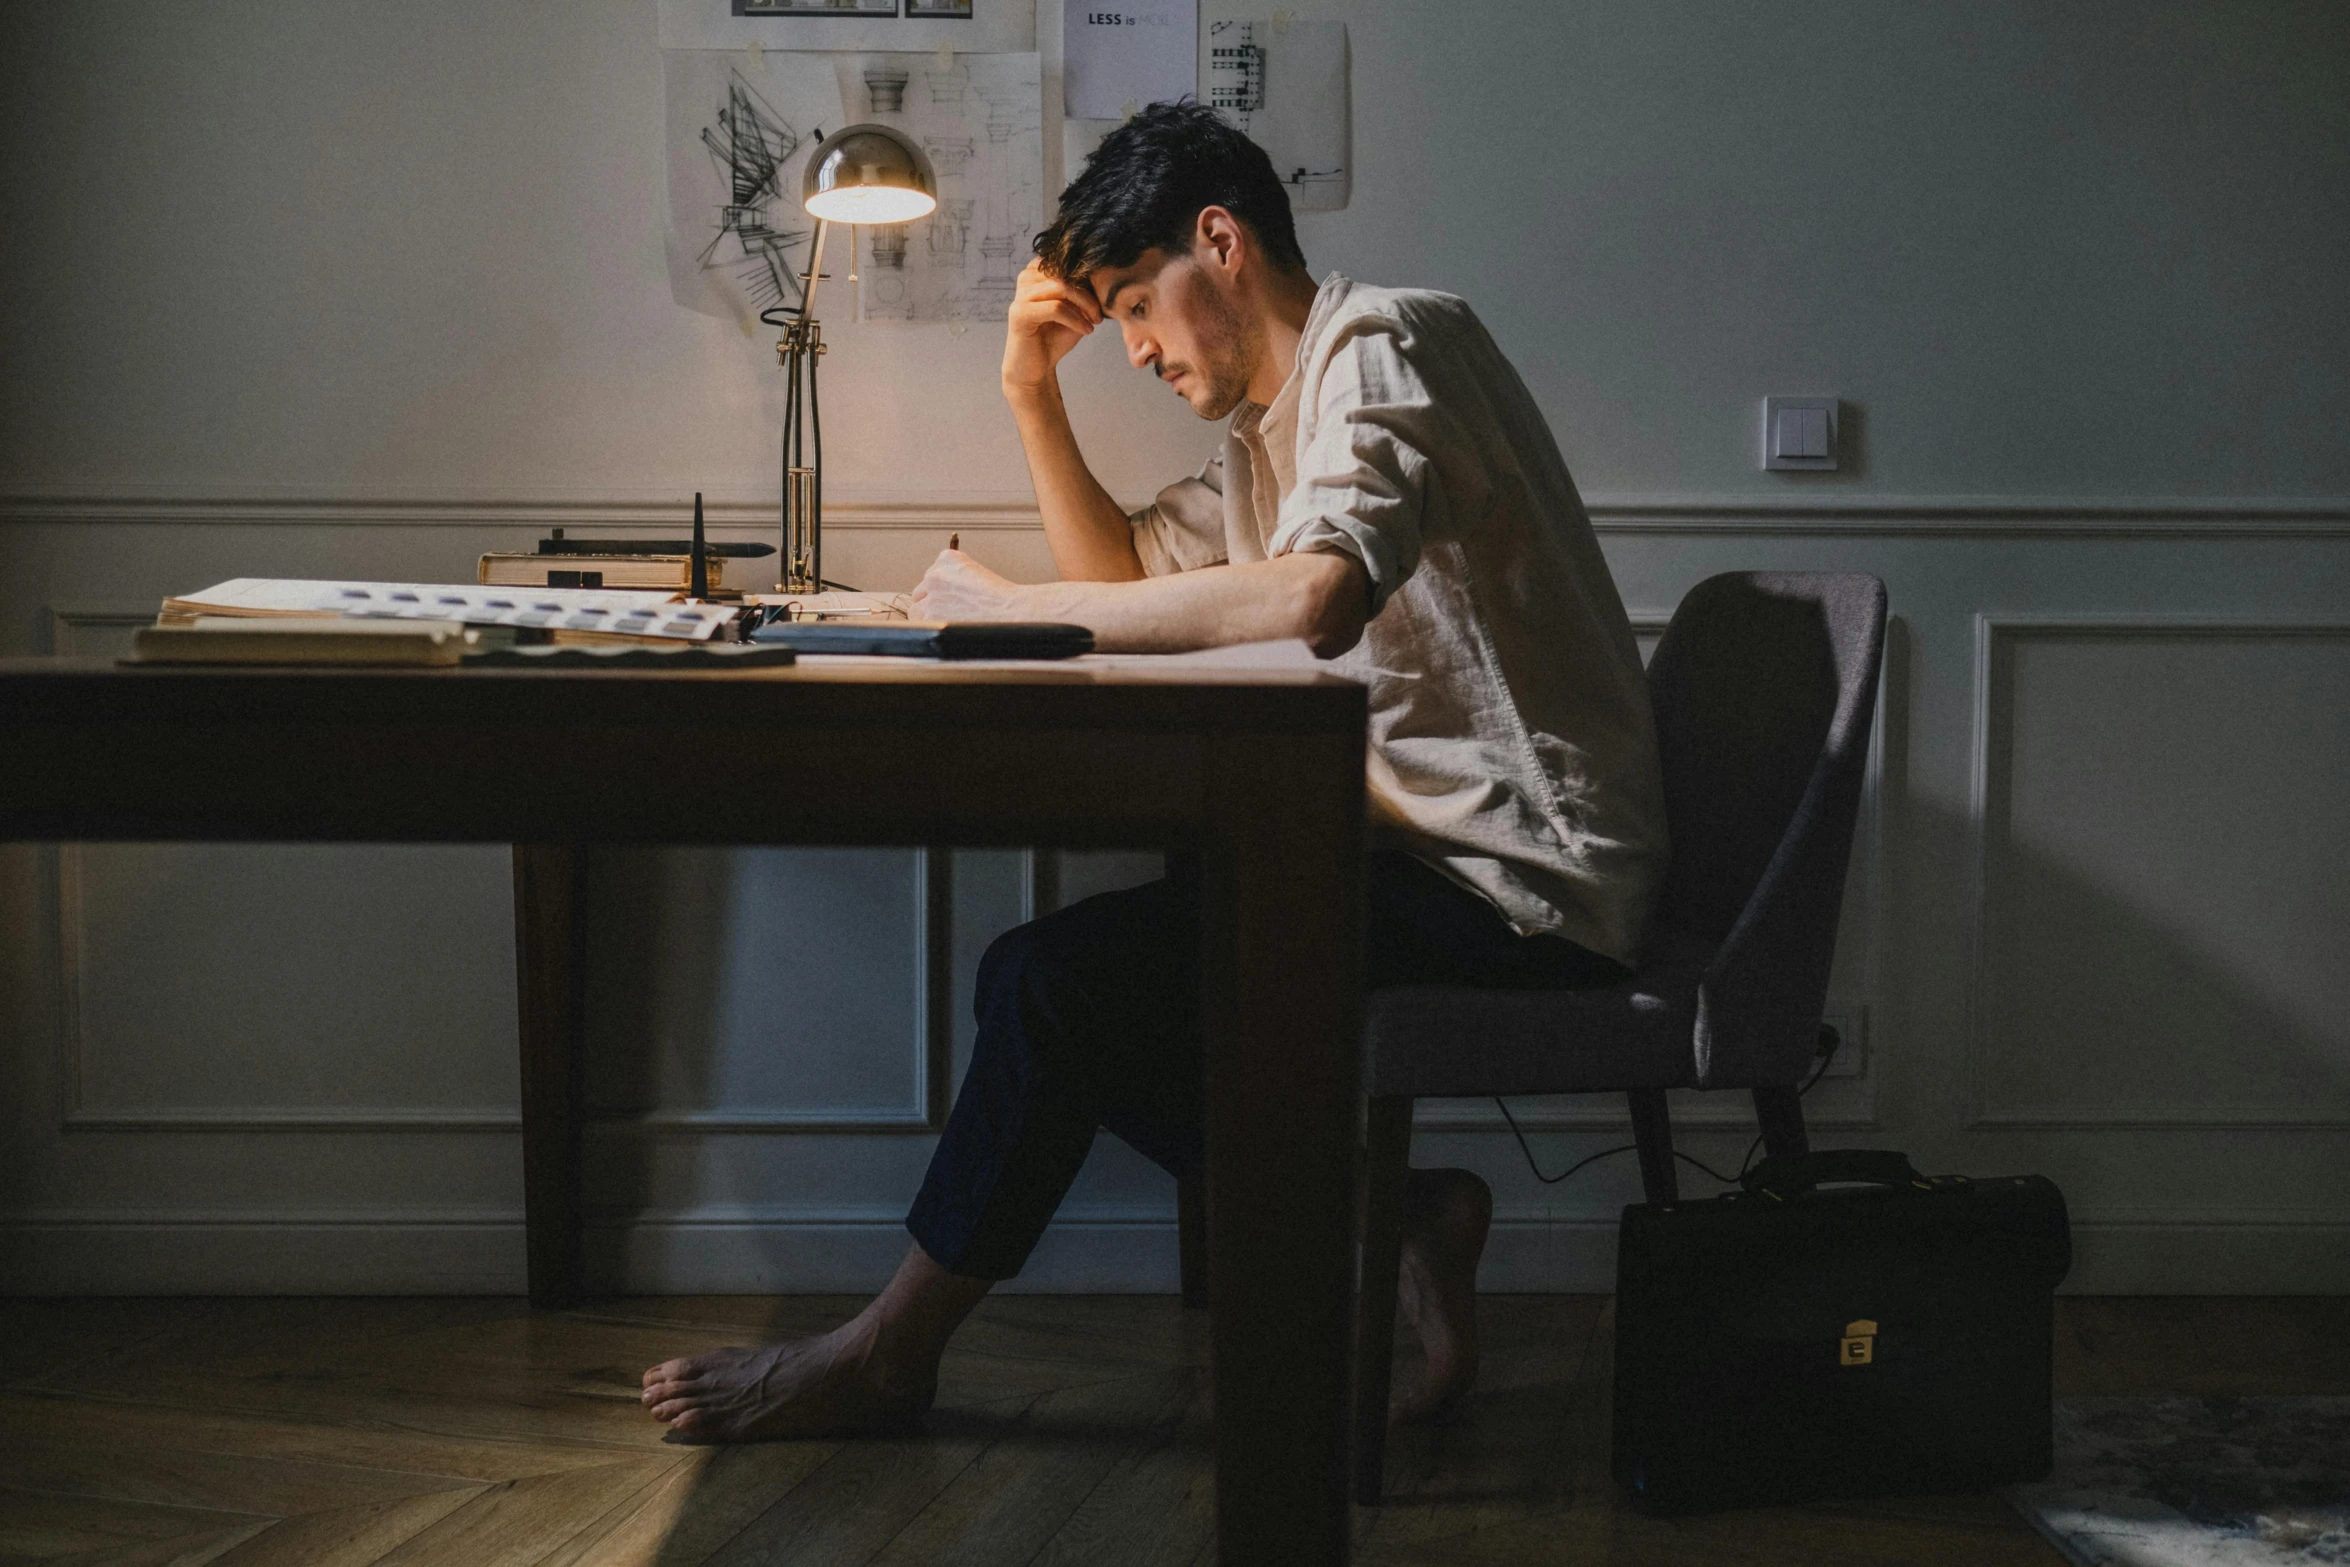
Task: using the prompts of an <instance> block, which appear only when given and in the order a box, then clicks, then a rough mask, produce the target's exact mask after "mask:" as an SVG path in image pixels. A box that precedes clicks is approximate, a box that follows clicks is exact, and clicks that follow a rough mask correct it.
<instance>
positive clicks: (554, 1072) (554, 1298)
mask: <svg viewBox="0 0 2350 1567" xmlns="http://www.w3.org/2000/svg"><path fill="white" fill-rule="evenodd" d="M584 857H585V856H584V853H583V851H582V850H581V848H580V847H579V846H578V845H576V844H536V843H533V844H523V843H518V844H516V845H515V846H514V969H515V982H516V988H517V991H518V996H517V999H518V1001H519V1003H520V1004H519V1006H518V1008H517V1011H518V1012H519V1014H520V1019H521V1024H522V1190H523V1198H522V1206H523V1214H524V1223H525V1225H526V1228H527V1230H528V1245H529V1249H530V1303H531V1304H532V1305H533V1306H540V1307H547V1308H560V1307H564V1306H572V1305H577V1304H578V1303H579V1301H580V1299H581V1298H582V1296H584V1295H585V1294H586V1290H587V1285H586V1267H585V1259H584V1255H583V1252H584V1245H585V1234H584V1229H585V1226H584V1224H583V1208H582V1200H581V1196H580V1164H581V1160H580V1131H579V1123H580V1116H581V1113H582V1108H583V1106H582V1100H583V1099H584V1097H585V1092H584V1078H585V1065H586V1062H585V1052H584V1051H583V1050H582V1049H581V1047H580V1026H581V1021H582V1015H583V1010H584V1009H583V1007H582V1005H581V994H580V993H581V985H582V982H583V980H584V979H585V977H586V970H587V965H586V963H585V961H584V959H583V954H582V951H581V943H582V941H583V939H584V937H585V935H586V921H585V919H584V918H583V917H582V908H581V902H582V898H581V895H582V892H583V891H584V887H585V878H584V876H583V874H582V863H581V862H582V860H583V859H584Z"/></svg>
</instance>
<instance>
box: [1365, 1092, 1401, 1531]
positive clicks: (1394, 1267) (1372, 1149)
mask: <svg viewBox="0 0 2350 1567" xmlns="http://www.w3.org/2000/svg"><path fill="white" fill-rule="evenodd" d="M1363 1155H1364V1156H1363V1271H1362V1277H1361V1279H1360V1280H1359V1282H1358V1283H1357V1286H1356V1289H1355V1451H1354V1464H1355V1500H1356V1501H1358V1502H1360V1503H1362V1504H1363V1505H1364V1506H1365V1507H1376V1506H1378V1505H1379V1490H1380V1485H1381V1482H1382V1478H1383V1476H1384V1473H1385V1471H1386V1468H1387V1398H1388V1393H1389V1388H1388V1381H1389V1377H1390V1373H1391V1372H1392V1370H1393V1366H1394V1361H1395V1296H1396V1286H1397V1280H1398V1276H1399V1275H1400V1273H1401V1271H1402V1268H1403V1197H1404V1185H1405V1183H1406V1181H1407V1180H1408V1179H1409V1178H1410V1176H1411V1173H1412V1101H1411V1100H1409V1099H1374V1100H1372V1101H1371V1117H1370V1127H1369V1131H1368V1133H1367V1135H1366V1138H1365V1147H1364V1150H1363Z"/></svg>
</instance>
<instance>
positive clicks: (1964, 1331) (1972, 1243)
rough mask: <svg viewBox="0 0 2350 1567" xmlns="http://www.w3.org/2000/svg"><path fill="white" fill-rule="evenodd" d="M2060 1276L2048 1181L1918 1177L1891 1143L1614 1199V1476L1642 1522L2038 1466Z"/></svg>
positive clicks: (2054, 1205) (2056, 1212)
mask: <svg viewBox="0 0 2350 1567" xmlns="http://www.w3.org/2000/svg"><path fill="white" fill-rule="evenodd" d="M1835 1183H1865V1184H1859V1185H1853V1184H1835ZM2071 1266H2072V1240H2071V1233H2070V1230H2069V1229H2068V1227H2067V1224H2066V1220H2065V1211H2064V1197H2063V1196H2062V1194H2061V1193H2059V1192H2058V1191H2057V1189H2056V1187H2055V1186H2054V1185H2053V1184H2052V1183H2050V1182H2049V1181H2047V1180H2045V1179H2044V1178H2042V1177H2040V1176H2036V1175H2022V1176H2007V1177H2001V1178H1998V1179H1991V1180H1969V1179H1967V1178H1966V1177H1964V1176H1958V1175H1942V1176H1935V1177H1932V1178H1930V1179H1929V1178H1927V1177H1924V1176H1921V1175H1919V1174H1918V1173H1917V1171H1916V1170H1914V1169H1913V1168H1911V1166H1910V1163H1909V1160H1908V1159H1906V1158H1904V1157H1903V1156H1902V1155H1900V1154H1898V1153H1876V1152H1862V1151H1857V1150H1855V1151H1844V1152H1834V1153H1815V1154H1811V1155H1808V1156H1806V1157H1804V1158H1802V1159H1798V1160H1791V1161H1777V1160H1765V1161H1764V1162H1763V1164H1762V1165H1761V1166H1760V1167H1759V1168H1758V1169H1756V1170H1755V1171H1754V1173H1753V1174H1752V1175H1750V1176H1748V1177H1747V1178H1746V1180H1745V1182H1744V1183H1742V1187H1741V1189H1740V1190H1738V1191H1736V1192H1732V1193H1730V1194H1729V1195H1727V1196H1723V1197H1715V1198H1710V1199H1706V1200H1702V1201H1697V1202H1676V1203H1665V1204H1647V1203H1641V1204H1635V1205H1634V1206H1632V1207H1629V1208H1626V1209H1625V1210H1624V1222H1623V1228H1622V1231H1621V1245H1620V1249H1619V1251H1618V1253H1617V1260H1616V1374H1615V1383H1616V1387H1615V1472H1616V1478H1617V1480H1618V1481H1619V1482H1620V1483H1621V1484H1622V1485H1623V1486H1624V1488H1625V1489H1626V1490H1627V1491H1628V1492H1629V1493H1630V1494H1631V1497H1632V1500H1633V1502H1634V1504H1635V1505H1637V1506H1639V1507H1640V1508H1642V1509H1643V1510H1644V1511H1649V1512H1659V1513H1676V1512H1702V1511H1709V1510H1713V1509H1718V1508H1726V1507H1752V1506H1763V1505H1768V1504H1772V1503H1781V1502H1799V1501H1813V1500H1821V1499H1826V1498H1831V1497H1858V1496H1879V1495H1888V1494H1902V1493H1914V1492H1930V1491H1969V1490H1981V1489H1983V1488H1986V1487H1989V1486H1995V1485H2005V1484H2009V1483H2011V1482H2014V1481H2022V1480H2037V1479H2041V1478H2044V1477H2045V1476H2046V1475H2047V1473H2048V1471H2049V1468H2050V1463H2051V1455H2050V1451H2049V1356H2050V1348H2051V1338H2052V1334H2053V1327H2054V1321H2053V1319H2054V1302H2053V1296H2054V1292H2055V1289H2056V1285H2057V1282H2058V1281H2059V1280H2061V1279H2062V1278H2063V1277H2064V1275H2065V1272H2066V1270H2067V1269H2069V1268H2070V1267H2071Z"/></svg>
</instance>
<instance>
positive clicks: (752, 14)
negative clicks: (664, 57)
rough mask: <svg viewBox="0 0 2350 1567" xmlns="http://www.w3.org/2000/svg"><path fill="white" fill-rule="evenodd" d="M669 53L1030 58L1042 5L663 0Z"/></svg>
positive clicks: (979, 0) (978, 0)
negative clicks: (933, 53) (950, 53)
mask: <svg viewBox="0 0 2350 1567" xmlns="http://www.w3.org/2000/svg"><path fill="white" fill-rule="evenodd" d="M657 3H658V4H659V6H660V14H661V47H662V48H664V49H747V48H749V47H750V46H751V45H753V44H757V45H758V46H760V47H761V48H765V49H791V50H803V49H805V50H815V51H820V52H856V53H865V52H874V51H900V52H904V53H925V52H927V51H929V50H932V49H936V48H938V47H939V46H940V45H941V44H945V45H947V46H949V47H951V48H952V49H953V50H954V51H955V53H957V54H1027V53H1029V52H1031V51H1033V50H1034V49H1035V48H1036V8H1037V4H1038V0H657Z"/></svg>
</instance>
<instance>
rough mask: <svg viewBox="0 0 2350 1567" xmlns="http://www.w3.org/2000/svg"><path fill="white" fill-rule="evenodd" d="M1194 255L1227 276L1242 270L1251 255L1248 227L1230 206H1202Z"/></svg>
mask: <svg viewBox="0 0 2350 1567" xmlns="http://www.w3.org/2000/svg"><path fill="white" fill-rule="evenodd" d="M1191 248H1192V254H1193V255H1194V256H1195V257H1196V258H1197V259H1198V260H1199V261H1200V262H1201V263H1202V264H1212V265H1214V266H1215V267H1217V268H1218V269H1219V270H1221V271H1223V272H1224V273H1226V274H1227V275H1230V274H1233V273H1236V272H1238V271H1239V270H1240V268H1241V265H1242V263H1243V261H1244V259H1245V258H1246V257H1247V256H1248V255H1249V251H1250V246H1249V234H1248V227H1247V225H1246V224H1244V223H1242V222H1241V221H1240V219H1238V218H1237V217H1234V216H1233V215H1232V212H1231V210H1230V209H1229V208H1226V207H1202V208H1200V213H1199V224H1198V227H1197V228H1196V230H1195V231H1194V232H1193V234H1192V241H1191Z"/></svg>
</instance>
